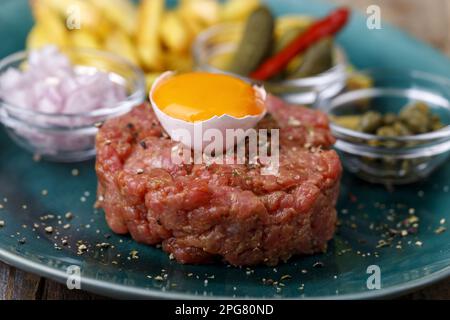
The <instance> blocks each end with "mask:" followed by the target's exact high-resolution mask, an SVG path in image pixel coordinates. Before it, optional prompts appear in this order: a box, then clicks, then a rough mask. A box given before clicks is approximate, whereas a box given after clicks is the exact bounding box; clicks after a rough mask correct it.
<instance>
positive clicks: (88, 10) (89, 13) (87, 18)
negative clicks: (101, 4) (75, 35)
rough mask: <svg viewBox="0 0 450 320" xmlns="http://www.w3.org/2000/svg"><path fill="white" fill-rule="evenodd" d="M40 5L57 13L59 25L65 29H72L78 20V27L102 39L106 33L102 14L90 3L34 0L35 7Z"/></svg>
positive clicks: (81, 0)
mask: <svg viewBox="0 0 450 320" xmlns="http://www.w3.org/2000/svg"><path fill="white" fill-rule="evenodd" d="M41 4H43V5H46V6H47V7H48V8H50V9H52V10H54V11H55V12H57V13H58V14H59V15H60V16H61V17H62V21H61V25H62V26H64V28H66V29H73V28H74V26H72V24H74V22H75V21H77V20H79V27H80V28H81V29H84V30H88V31H90V32H93V33H95V34H96V35H97V36H98V37H100V38H103V37H104V36H105V33H107V32H108V30H109V29H108V28H107V26H108V24H106V22H107V21H106V19H104V18H103V16H102V13H101V12H100V11H99V10H98V9H97V8H96V7H95V6H93V5H92V3H91V2H90V1H83V0H35V5H36V7H39V6H40V5H41Z"/></svg>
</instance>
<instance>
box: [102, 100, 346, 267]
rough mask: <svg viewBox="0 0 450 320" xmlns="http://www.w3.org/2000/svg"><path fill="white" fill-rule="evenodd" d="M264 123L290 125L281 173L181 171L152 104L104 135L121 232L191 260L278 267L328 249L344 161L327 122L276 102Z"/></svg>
mask: <svg viewBox="0 0 450 320" xmlns="http://www.w3.org/2000/svg"><path fill="white" fill-rule="evenodd" d="M267 107H268V111H269V113H270V116H269V117H266V118H265V119H264V120H263V121H261V122H260V124H259V126H260V127H266V128H268V127H271V128H273V127H277V128H280V169H279V175H278V176H267V175H261V172H260V171H261V168H258V167H255V166H250V165H238V164H236V165H220V164H213V165H209V166H208V165H197V164H196V165H191V164H185V165H175V164H173V163H172V162H171V156H170V155H171V150H172V147H174V146H175V143H174V142H173V141H171V140H170V139H169V138H168V137H167V135H166V134H165V133H164V132H163V129H162V128H161V126H160V124H159V122H158V120H157V118H156V116H155V114H154V113H153V111H152V110H151V107H150V106H149V105H147V104H144V105H141V106H138V107H136V108H134V109H133V110H132V111H131V112H129V113H128V114H126V115H124V116H121V117H119V118H115V119H112V120H109V121H107V122H106V123H105V124H104V125H103V126H102V128H101V129H100V131H99V134H98V136H97V162H96V171H97V176H98V202H97V205H98V206H99V207H102V208H103V209H104V211H105V213H106V220H107V222H108V225H109V226H110V227H111V229H112V230H113V231H114V232H116V233H120V234H126V233H130V234H131V236H132V237H133V238H134V239H135V240H136V241H138V242H141V243H146V244H149V245H155V244H159V243H162V247H163V249H164V250H165V251H166V252H168V253H171V254H172V255H173V257H174V258H175V259H176V260H177V261H179V262H181V263H206V262H211V261H215V260H217V259H218V258H219V259H223V260H225V261H226V262H228V263H230V264H233V265H255V264H260V263H263V264H267V265H276V264H277V263H278V262H280V261H286V260H287V259H289V258H290V257H291V256H293V255H300V254H312V253H315V252H321V251H324V250H325V249H326V247H327V241H328V240H330V239H331V238H332V237H333V234H334V231H335V225H336V210H335V204H336V200H337V196H338V193H339V180H340V176H341V164H340V161H339V158H338V156H337V154H336V153H335V152H334V151H332V150H327V148H329V147H330V146H331V145H332V144H333V143H334V139H333V137H332V136H331V134H330V131H329V127H328V119H327V117H326V116H325V115H324V114H322V113H320V112H318V111H315V110H310V109H307V108H304V107H299V106H294V105H287V104H284V102H282V101H281V100H279V99H278V98H275V97H269V99H268V106H267Z"/></svg>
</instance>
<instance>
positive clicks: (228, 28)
mask: <svg viewBox="0 0 450 320" xmlns="http://www.w3.org/2000/svg"><path fill="white" fill-rule="evenodd" d="M243 28H244V26H243V25H242V24H239V23H227V24H220V25H216V26H213V27H211V28H209V29H207V30H205V31H203V32H202V33H200V34H199V35H198V36H197V38H196V40H195V41H194V44H193V48H192V50H193V57H194V63H195V66H196V68H197V69H198V70H202V71H208V72H214V73H228V72H226V71H224V70H222V69H220V68H217V67H215V66H214V65H213V61H214V60H217V59H220V57H223V56H226V55H227V54H228V55H229V54H232V53H233V52H234V51H236V48H237V46H238V44H239V40H240V37H241V35H242V33H243ZM335 48H336V49H335V52H334V55H335V65H334V67H333V68H331V69H329V70H327V71H325V72H323V73H321V74H319V75H317V76H314V77H308V78H299V79H289V80H281V81H266V82H262V84H263V85H264V87H265V88H266V90H267V91H269V92H270V93H272V94H275V95H278V96H280V97H281V98H283V99H284V100H286V101H289V102H295V103H299V104H312V103H314V101H316V99H317V95H318V93H319V92H320V93H322V94H323V95H325V96H329V97H331V96H333V95H335V94H336V93H338V92H339V91H340V90H342V88H343V87H344V86H345V82H346V58H345V54H344V52H343V51H342V50H341V49H340V48H338V47H336V46H335ZM235 76H238V77H240V78H242V79H244V80H246V81H248V82H254V80H252V79H249V78H246V77H242V76H239V75H235Z"/></svg>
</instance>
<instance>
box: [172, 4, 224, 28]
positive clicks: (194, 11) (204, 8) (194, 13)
mask: <svg viewBox="0 0 450 320" xmlns="http://www.w3.org/2000/svg"><path fill="white" fill-rule="evenodd" d="M219 9H220V5H219V3H218V2H217V1H216V0H181V4H180V10H181V11H185V14H186V15H187V16H190V17H191V19H195V20H197V21H199V22H200V23H202V24H203V25H205V26H210V25H212V24H214V23H217V22H218V21H219Z"/></svg>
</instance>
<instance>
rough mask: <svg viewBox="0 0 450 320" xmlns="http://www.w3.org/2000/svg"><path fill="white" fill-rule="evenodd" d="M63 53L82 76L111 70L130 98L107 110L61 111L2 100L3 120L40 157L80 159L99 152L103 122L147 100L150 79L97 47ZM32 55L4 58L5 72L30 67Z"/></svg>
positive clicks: (0, 66) (0, 67) (11, 133)
mask: <svg viewBox="0 0 450 320" xmlns="http://www.w3.org/2000/svg"><path fill="white" fill-rule="evenodd" d="M64 53H65V54H66V55H68V56H69V59H70V60H71V61H72V63H73V65H74V68H75V71H76V72H77V73H79V74H89V73H93V72H96V71H97V70H101V71H104V72H106V73H107V74H108V77H109V79H110V80H111V81H113V82H115V83H117V84H119V85H122V86H124V87H125V89H126V98H125V100H123V101H120V102H119V103H117V104H115V105H111V106H108V107H107V108H100V109H95V110H93V111H89V112H82V113H70V114H62V113H44V112H39V111H35V110H32V109H29V108H25V107H23V106H14V105H11V104H9V103H7V102H6V101H5V100H3V99H1V98H0V121H1V122H2V123H3V125H4V126H5V128H6V131H7V133H8V135H9V136H10V137H11V138H12V139H13V140H14V141H15V142H16V143H17V144H18V145H20V146H21V147H23V148H25V149H26V150H29V151H30V152H32V153H34V154H35V155H37V156H40V157H42V158H43V159H46V160H51V161H58V162H75V161H82V160H86V159H89V158H92V157H93V156H95V136H96V134H97V131H98V126H99V124H101V123H103V122H104V121H105V120H107V119H109V118H112V117H116V116H119V115H122V114H124V113H126V112H128V111H129V110H131V109H132V108H133V107H134V106H136V105H138V104H140V103H142V102H143V101H144V99H145V80H144V75H143V73H142V72H141V71H140V70H139V69H138V68H137V67H135V66H134V65H132V64H130V63H128V62H127V61H126V60H124V59H122V58H120V57H118V56H116V55H113V54H111V53H107V52H103V51H98V50H93V49H70V51H66V52H64ZM28 55H29V53H28V52H26V51H21V52H17V53H14V54H12V55H10V56H7V57H6V58H4V59H3V60H2V61H0V74H2V73H4V72H5V71H7V70H8V69H9V68H23V67H26V63H27V59H28Z"/></svg>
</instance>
